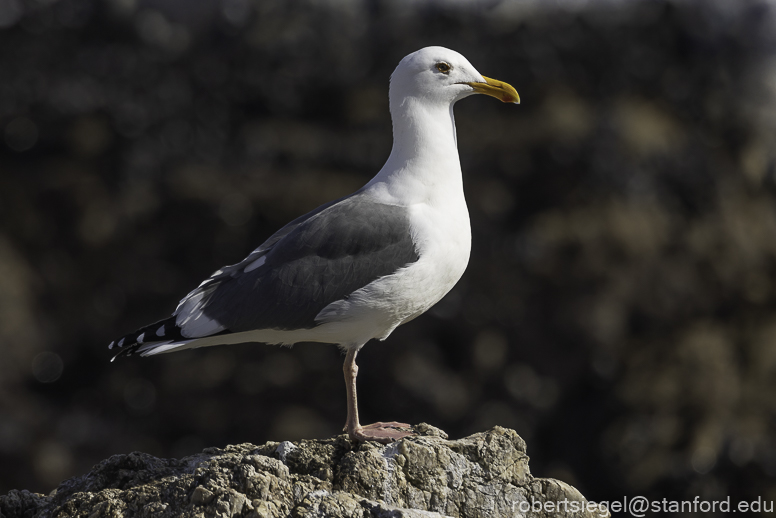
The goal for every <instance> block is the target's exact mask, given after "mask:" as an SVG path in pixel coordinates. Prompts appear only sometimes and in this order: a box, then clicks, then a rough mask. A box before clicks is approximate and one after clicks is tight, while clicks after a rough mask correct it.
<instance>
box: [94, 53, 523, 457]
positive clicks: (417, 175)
mask: <svg viewBox="0 0 776 518" xmlns="http://www.w3.org/2000/svg"><path fill="white" fill-rule="evenodd" d="M472 94H485V95H489V96H492V97H495V98H497V99H499V100H501V101H502V102H505V103H516V104H518V103H519V102H520V97H519V96H518V94H517V92H516V91H515V89H514V88H513V87H512V86H510V85H509V84H507V83H504V82H502V81H498V80H496V79H490V78H488V77H485V76H482V75H480V73H479V72H477V70H476V69H475V68H474V67H473V66H472V65H471V63H469V61H468V60H467V59H466V58H465V57H463V56H462V55H461V54H459V53H457V52H455V51H453V50H450V49H446V48H444V47H426V48H423V49H421V50H418V51H417V52H413V53H412V54H409V55H408V56H406V57H405V58H404V59H402V60H401V62H400V63H399V65H398V66H397V67H396V70H395V71H394V72H393V74H392V75H391V80H390V88H389V98H390V112H391V119H392V122H393V148H392V149H391V154H390V156H389V157H388V160H387V161H386V162H385V165H384V166H383V168H382V169H380V171H379V172H378V173H377V175H375V177H374V178H372V179H371V180H370V181H369V182H368V183H367V184H366V185H364V186H363V187H362V188H361V189H359V190H358V191H356V192H354V193H352V194H350V195H348V196H345V197H343V198H340V199H338V200H334V201H332V202H329V203H326V204H324V205H321V206H320V207H318V208H317V209H315V210H313V211H312V212H309V213H307V214H305V215H303V216H300V217H298V218H297V219H295V220H293V221H292V222H290V223H288V224H287V225H286V226H284V227H283V228H281V229H280V230H278V231H277V232H275V233H274V234H273V235H272V236H270V237H269V239H267V240H266V241H265V242H264V243H262V244H261V246H259V247H258V248H257V249H256V250H254V251H253V252H251V253H250V254H249V255H248V257H246V258H245V259H243V260H242V261H240V262H239V263H237V264H233V265H231V266H225V267H223V268H221V269H220V270H218V271H216V272H215V273H214V274H213V275H211V276H210V277H209V278H208V279H206V280H205V281H203V282H202V284H200V285H199V286H198V287H197V288H196V289H195V290H193V291H192V292H191V293H189V294H188V295H186V296H185V297H184V298H183V300H181V301H180V303H179V304H178V306H177V308H176V309H175V312H174V313H173V315H172V316H171V317H169V318H167V319H164V320H160V321H159V322H156V323H154V324H151V325H148V326H145V327H142V328H140V329H138V330H137V331H135V332H134V333H131V334H129V335H126V336H124V337H123V338H121V339H119V340H116V341H114V342H111V344H110V345H109V348H110V349H114V348H118V349H120V351H119V353H118V354H117V355H116V356H114V357H113V359H116V358H117V357H118V356H122V355H131V354H134V353H137V354H140V355H141V356H152V355H156V354H160V353H169V352H174V351H182V350H185V349H194V348H197V347H209V346H213V345H223V344H236V343H245V342H262V343H267V344H281V345H293V344H295V343H298V342H320V343H329V344H336V345H338V346H339V347H340V348H341V349H342V350H343V351H344V352H345V363H344V365H343V372H344V375H345V386H346V391H347V421H346V426H345V429H346V430H347V433H348V436H349V437H350V439H351V440H353V441H360V442H363V441H376V442H379V443H383V444H387V443H390V442H392V441H395V440H398V439H400V438H402V437H407V436H409V435H412V432H411V431H407V430H409V429H410V425H408V424H406V423H398V422H379V423H374V424H371V425H366V426H362V425H361V424H360V422H359V419H358V402H357V396H356V376H357V374H358V366H357V365H356V355H357V354H358V352H359V351H360V350H361V348H362V347H363V346H364V344H366V343H367V342H368V341H369V340H371V339H373V338H376V339H378V340H385V339H386V338H387V337H388V336H389V335H390V334H391V332H393V330H394V329H396V328H397V327H398V326H400V325H401V324H404V323H406V322H409V321H410V320H412V319H414V318H415V317H417V316H419V315H421V314H422V313H424V312H426V311H428V309H429V308H431V307H432V306H433V305H434V304H436V303H437V302H439V300H440V299H441V298H442V297H444V296H445V294H447V293H448V292H449V291H450V290H451V289H452V288H453V286H455V284H456V283H457V282H458V280H459V279H460V278H461V276H462V275H463V272H464V270H465V269H466V265H467V264H468V262H469V252H470V250H471V228H470V224H469V213H468V210H467V208H466V200H465V199H464V190H463V179H462V174H461V164H460V160H459V158H458V143H457V137H456V131H455V119H454V117H453V105H454V104H455V103H456V102H457V101H459V100H460V99H463V98H464V97H468V96H470V95H472ZM111 361H112V360H111Z"/></svg>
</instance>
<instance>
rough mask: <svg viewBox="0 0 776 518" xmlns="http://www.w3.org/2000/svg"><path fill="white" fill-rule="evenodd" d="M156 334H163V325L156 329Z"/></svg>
mask: <svg viewBox="0 0 776 518" xmlns="http://www.w3.org/2000/svg"><path fill="white" fill-rule="evenodd" d="M156 336H164V326H162V327H160V328H159V329H157V330H156Z"/></svg>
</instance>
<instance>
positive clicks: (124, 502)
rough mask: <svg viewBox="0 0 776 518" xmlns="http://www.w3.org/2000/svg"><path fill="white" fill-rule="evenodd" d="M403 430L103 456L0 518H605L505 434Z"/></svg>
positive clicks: (8, 499)
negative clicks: (171, 455) (383, 435)
mask: <svg viewBox="0 0 776 518" xmlns="http://www.w3.org/2000/svg"><path fill="white" fill-rule="evenodd" d="M414 429H415V431H416V432H417V434H418V435H417V436H413V437H409V438H406V439H402V440H400V441H398V442H395V443H393V444H389V445H387V446H384V445H379V444H374V443H366V444H358V445H355V444H353V443H351V442H350V441H349V440H348V438H347V436H345V435H341V436H338V437H334V438H331V439H326V440H303V441H298V442H288V441H285V442H280V443H277V442H268V443H266V444H264V445H261V446H255V445H252V444H240V445H236V446H227V447H226V448H224V449H220V448H207V449H205V450H204V451H203V452H202V453H199V454H196V455H192V456H190V457H185V458H183V459H158V458H156V457H153V456H151V455H148V454H145V453H137V452H136V453H130V454H128V455H114V456H113V457H111V458H109V459H107V460H104V461H102V462H100V463H99V464H97V465H96V466H95V467H94V468H93V469H92V471H91V472H89V473H87V474H86V475H83V476H80V477H75V478H72V479H70V480H67V481H65V482H63V483H62V484H60V486H59V487H58V488H57V490H56V491H54V492H52V494H50V495H48V496H44V495H40V494H35V493H30V492H29V491H11V492H10V493H8V494H7V495H4V496H0V518H17V517H19V518H22V517H23V518H33V517H52V518H65V517H89V518H101V517H106V518H107V517H130V516H131V517H148V518H150V517H160V518H161V517H192V518H194V517H197V518H199V517H202V518H211V517H212V518H216V517H217V518H221V517H232V516H237V517H244V518H259V517H262V518H264V517H266V518H270V517H272V518H276V517H295V518H307V517H326V518H339V517H348V518H351V517H358V518H367V517H368V518H383V517H385V518H388V517H390V518H402V517H407V518H415V517H418V518H419V517H426V518H430V517H439V518H441V517H444V516H453V517H483V518H499V517H513V516H529V517H544V516H559V517H566V516H568V517H571V516H575V517H577V516H578V517H583V516H585V517H591V518H605V517H608V516H609V512H608V511H607V510H606V508H604V507H599V506H597V505H595V504H593V503H589V502H587V500H585V498H584V497H583V496H582V495H581V494H580V493H579V492H578V491H577V490H576V489H574V488H573V487H571V486H569V485H568V484H565V483H563V482H561V481H558V480H553V479H546V478H534V477H533V476H531V473H530V471H529V469H528V456H527V455H526V446H525V441H523V439H521V438H520V436H518V435H517V433H516V432H515V431H514V430H508V429H505V428H501V427H495V428H493V429H492V430H489V431H487V432H481V433H477V434H474V435H472V436H470V437H466V438H464V439H459V440H455V441H450V440H447V436H446V434H445V433H444V432H442V431H441V430H439V429H437V428H434V427H432V426H429V425H425V424H421V425H418V426H416V427H414Z"/></svg>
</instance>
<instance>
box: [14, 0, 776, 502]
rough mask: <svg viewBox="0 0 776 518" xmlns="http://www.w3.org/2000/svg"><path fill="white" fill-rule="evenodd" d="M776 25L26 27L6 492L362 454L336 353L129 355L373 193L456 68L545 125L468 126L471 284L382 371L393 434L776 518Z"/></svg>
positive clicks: (155, 21) (385, 22)
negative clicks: (439, 66) (399, 81)
mask: <svg viewBox="0 0 776 518" xmlns="http://www.w3.org/2000/svg"><path fill="white" fill-rule="evenodd" d="M773 11H774V6H773V5H772V4H768V3H763V2H756V1H740V2H723V1H720V2H708V1H683V2H678V1H677V2H659V1H637V2H623V3H616V2H588V3H584V2H582V3H577V2H558V3H549V2H516V3H507V2H503V3H501V2H497V1H493V2H480V3H461V4H460V5H458V6H454V7H446V6H445V5H444V4H442V3H436V2H422V3H419V4H413V3H409V2H406V3H405V2H390V1H388V0H384V1H376V0H375V1H364V2H360V1H356V0H352V1H344V0H343V1H334V0H331V1H321V2H313V1H284V0H277V1H261V2H259V1H256V2H253V1H251V0H224V1H222V2H216V1H215V0H197V1H186V2H184V1H182V0H180V1H175V0H153V1H152V0H137V1H135V0H110V1H108V0H106V1H101V2H98V1H94V0H59V1H49V0H47V1H42V0H40V1H32V0H31V1H29V2H24V1H22V0H0V137H1V141H0V493H5V492H6V491H7V490H9V489H12V488H24V489H30V490H33V491H37V492H49V491H51V490H52V489H54V488H55V487H56V486H57V484H58V482H60V480H62V479H63V478H66V477H71V476H74V475H78V474H82V473H84V472H86V471H88V470H89V469H90V467H91V466H92V465H93V464H94V463H96V462H97V461H99V460H101V459H102V458H105V457H107V456H109V455H112V454H116V453H124V452H130V451H133V450H141V451H145V452H148V453H152V454H154V455H158V456H183V455H187V454H191V453H194V452H196V451H199V450H200V449H201V448H203V447H205V446H224V445H226V444H228V443H239V442H253V443H263V442H265V441H267V440H283V439H295V438H313V437H327V436H330V435H333V434H336V433H338V431H339V430H340V429H341V427H342V424H343V423H344V419H345V391H344V386H343V382H342V379H341V377H342V374H341V361H342V359H343V358H342V356H341V354H340V353H339V351H338V350H337V349H336V348H335V347H334V346H329V345H321V344H302V345H298V346H295V347H294V348H293V349H282V348H278V347H274V346H267V345H255V344H251V345H239V346H228V347H219V348H213V349H203V350H198V351H188V352H183V353H179V354H173V355H168V356H162V357H157V358H150V359H141V358H134V357H133V358H130V359H122V360H121V361H117V362H115V363H110V362H109V360H110V356H111V354H110V352H109V351H108V350H107V348H106V346H107V344H108V343H109V342H110V341H111V340H113V339H115V338H118V337H119V336H121V335H122V334H124V333H127V332H129V331H132V330H134V329H135V328H137V327H139V326H141V325H144V324H147V323H149V322H152V321H155V320H158V319H160V318H163V317H165V316H167V315H169V314H170V313H171V312H172V310H173V309H174V308H175V305H176V304H177V301H178V300H179V299H180V298H181V297H182V296H183V295H185V294H186V293H187V292H188V291H189V290H191V289H193V288H194V287H196V286H197V285H198V284H199V282H200V281H201V280H202V279H203V278H205V277H206V276H208V275H209V274H210V273H211V272H212V271H214V270H216V269H218V268H219V267H220V266H222V265H224V264H231V263H234V262H237V261H239V260H240V259H242V258H243V257H244V256H245V255H246V254H247V253H248V252H250V251H251V250H253V249H254V248H255V247H256V246H257V245H258V244H260V243H261V242H262V241H263V240H264V239H265V238H266V237H268V236H269V235H270V234H271V233H272V232H273V231H274V230H276V229H277V228H279V227H280V226H282V225H283V224H285V223H286V222H288V221H289V220H291V219H293V218H295V217H296V216H298V215H300V214H302V213H304V212H306V211H308V210H310V209H312V208H314V207H316V206H317V205H319V204H320V203H323V202H325V201H328V200H330V199H333V198H336V197H338V196H342V195H345V194H347V193H349V192H352V191H353V190H355V189H357V188H358V187H360V186H361V185H362V184H364V183H365V182H366V181H367V180H368V179H369V178H370V177H371V176H372V175H373V174H374V173H375V172H376V171H377V170H378V169H379V168H380V167H381V165H382V163H383V161H384V160H385V158H386V157H387V155H388V153H389V151H390V146H391V137H390V128H391V127H390V119H389V116H388V102H387V86H388V77H389V75H390V73H391V71H392V70H393V68H394V67H395V66H396V64H397V63H398V61H399V60H400V59H401V58H402V57H403V56H404V55H406V54H408V53H410V52H412V51H414V50H417V49H418V48H421V47H423V46H427V45H443V46H447V47H450V48H453V49H455V50H457V51H459V52H461V53H462V54H464V55H465V56H466V57H467V58H468V59H469V60H470V61H471V62H472V63H473V64H474V66H475V67H477V68H478V70H479V71H480V72H481V73H483V74H485V75H487V76H491V77H496V78H498V79H501V80H504V81H507V82H509V83H510V84H512V85H514V86H515V87H516V88H517V90H518V92H519V93H520V95H521V97H522V100H523V103H522V104H521V105H520V106H513V105H504V104H501V103H499V102H497V101H496V100H495V99H492V98H487V97H483V96H479V97H475V98H469V99H466V100H464V101H463V102H461V103H460V104H459V105H458V106H457V108H456V116H457V124H458V137H459V146H460V155H461V162H462V166H463V170H464V182H465V188H466V192H467V197H468V200H469V207H470V212H471V218H472V227H473V250H472V257H471V262H470V265H469V268H468V270H467V272H466V274H465V275H464V277H463V279H462V280H461V282H460V283H459V284H458V286H456V288H455V289H454V290H453V291H452V292H451V293H450V294H449V295H448V296H447V297H446V298H445V299H444V300H443V301H442V302H440V303H439V304H438V305H437V306H436V307H435V308H434V309H433V310H432V311H430V312H429V314H427V315H425V316H423V317H421V318H419V319H417V320H415V321H413V322H412V323H410V324H408V325H406V326H403V327H401V328H399V329H398V330H397V331H396V332H394V333H393V335H392V336H391V337H390V338H389V339H388V340H387V341H386V342H384V343H381V342H373V343H370V344H369V345H368V346H367V347H366V348H365V349H364V350H363V352H362V354H361V355H360V356H359V363H360V366H361V376H360V378H359V382H360V385H359V387H360V394H359V395H360V396H361V401H360V403H361V413H362V421H364V422H371V421H374V420H393V419H396V420H403V421H407V422H411V423H418V422H421V421H425V422H429V423H431V424H433V425H436V426H438V427H440V428H442V429H444V430H446V431H447V432H448V433H449V434H450V435H451V436H452V437H455V438H457V437H461V436H464V435H466V434H470V433H473V432H476V431H481V430H485V429H487V428H489V427H491V426H493V425H497V424H498V425H502V426H507V427H511V428H514V429H516V430H517V431H518V432H519V433H520V434H521V436H523V437H524V438H525V439H526V440H527V441H528V453H529V455H530V456H531V466H532V470H533V473H534V474H535V475H537V476H552V477H558V478H561V479H563V480H565V481H567V482H569V483H571V484H573V485H575V486H576V487H578V488H579V489H580V490H581V491H582V492H583V494H585V495H586V496H587V497H588V498H590V499H592V500H597V501H600V500H613V499H621V498H622V497H623V496H624V495H630V496H634V495H637V494H643V495H647V496H650V497H652V498H656V499H662V498H692V497H694V496H696V495H698V496H700V497H701V498H702V499H709V500H712V499H722V498H725V497H726V496H728V495H729V496H731V498H732V500H733V502H734V503H735V502H736V501H738V500H743V499H746V500H753V499H756V498H757V497H761V498H762V499H763V500H776V478H774V477H776V165H775V164H776V160H775V157H776V152H775V151H774V149H775V148H776V146H775V145H774V136H775V135H776V102H774V97H775V96H776V65H775V64H774V63H776V62H775V61H774V50H776V45H775V42H776V38H774V34H776V32H774V28H775V27H776V26H775V25H774V23H773V20H774V12H773Z"/></svg>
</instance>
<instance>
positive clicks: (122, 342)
mask: <svg viewBox="0 0 776 518" xmlns="http://www.w3.org/2000/svg"><path fill="white" fill-rule="evenodd" d="M124 340H126V338H122V339H121V340H119V347H124Z"/></svg>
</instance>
